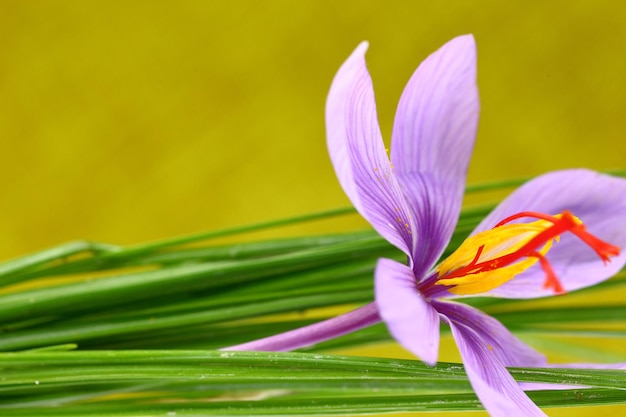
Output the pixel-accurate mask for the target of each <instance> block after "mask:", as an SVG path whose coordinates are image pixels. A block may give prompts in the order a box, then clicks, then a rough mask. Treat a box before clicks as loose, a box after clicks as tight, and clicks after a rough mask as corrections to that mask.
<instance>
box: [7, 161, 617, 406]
mask: <svg viewBox="0 0 626 417" xmlns="http://www.w3.org/2000/svg"><path fill="white" fill-rule="evenodd" d="M621 174H622V173H620V175H621ZM523 181H524V180H510V181H501V182H497V183H495V182H494V183H490V184H481V185H477V186H473V187H469V189H468V193H471V192H474V193H475V192H481V191H493V190H502V189H505V188H507V187H510V186H514V185H519V184H520V183H522V182H523ZM492 208H493V204H488V205H485V206H478V207H471V208H468V209H465V210H464V211H463V213H462V214H461V218H460V219H459V223H458V225H457V229H456V231H455V233H454V236H453V237H452V240H451V243H450V246H449V247H448V249H447V250H446V253H445V254H444V256H447V255H448V254H449V253H451V251H453V250H454V249H455V248H456V247H458V245H460V244H461V242H462V241H463V240H464V239H465V238H466V237H467V235H468V234H469V233H470V232H471V231H472V230H473V228H474V227H475V226H476V225H477V224H478V223H479V222H480V221H481V220H482V219H483V218H484V216H485V215H486V214H487V213H488V212H489V211H490V210H491V209H492ZM352 213H354V209H352V208H345V209H339V210H330V211H326V212H322V213H316V214H312V215H306V216H299V217H294V218H289V219H279V220H276V221H271V222H267V223H262V224H254V225H249V226H242V227H235V228H229V229H224V230H219V231H214V232H208V233H199V234H194V235H189V236H183V237H177V238H172V239H166V240H163V241H158V242H151V243H146V244H140V245H135V246H131V247H119V246H114V245H108V244H102V243H90V242H72V243H68V244H65V245H61V246H59V247H56V248H51V249H47V250H44V251H41V252H38V253H35V254H32V255H28V256H24V257H21V258H18V259H14V260H11V261H7V262H5V263H3V264H0V326H2V327H1V329H2V332H3V333H2V337H0V352H1V353H0V375H2V378H0V415H2V416H31V415H36V416H102V417H113V416H171V415H177V416H192V415H193V416H198V415H225V416H226V415H228V416H230V415H232V416H237V415H246V416H247V415H359V414H371V413H393V412H403V411H447V410H448V411H449V410H478V409H481V406H480V403H479V402H478V401H477V399H476V397H475V395H474V394H473V392H472V389H471V387H470V386H469V384H468V382H467V378H466V376H465V374H464V371H463V367H462V366H461V365H459V364H448V363H440V364H439V365H437V366H436V367H434V368H430V367H427V366H425V365H423V364H422V363H421V362H419V361H417V360H415V361H406V360H397V359H380V358H363V357H348V356H340V355H330V354H327V353H324V352H327V351H329V350H334V351H336V350H337V349H341V348H354V347H359V346H363V345H366V344H371V343H377V342H382V341H389V340H390V337H389V334H388V333H387V330H386V328H385V326H384V325H383V324H378V325H374V326H372V327H369V328H365V329H362V330H360V331H357V332H355V333H352V334H348V335H344V336H342V337H339V338H336V339H333V340H329V341H326V342H323V343H320V344H318V345H316V346H311V347H308V348H306V349H303V351H302V352H294V353H260V352H257V353H254V352H222V351H217V350H211V349H219V348H223V347H225V346H232V345H235V344H239V343H242V342H246V341H249V340H253V339H257V338H261V337H265V336H269V335H272V334H277V333H281V332H284V331H287V330H290V329H294V328H298V327H301V326H304V325H307V324H310V323H313V322H315V321H317V320H320V319H323V318H326V317H332V316H333V315H336V314H338V312H341V311H347V310H350V309H352V308H355V307H357V306H360V305H363V304H365V303H368V302H371V300H372V299H373V288H372V275H373V269H374V266H375V264H376V261H377V259H378V258H380V257H383V256H384V257H388V258H393V259H397V260H398V261H404V259H405V257H404V255H403V254H401V253H400V252H399V251H397V250H396V249H395V248H393V247H391V246H390V245H389V244H388V243H387V242H386V241H385V240H383V239H382V238H380V237H379V236H378V235H377V234H376V233H375V232H374V231H372V230H367V231H359V232H352V233H344V234H335V235H323V236H309V237H292V238H283V239H277V240H268V241H257V242H245V243H236V244H228V245H213V244H211V239H214V238H217V237H224V236H233V235H237V234H241V233H247V232H251V231H258V230H263V229H268V228H275V227H282V226H288V225H291V224H296V223H299V222H304V221H313V220H319V219H325V218H330V217H334V216H344V215H349V214H352ZM190 244H193V247H191V246H189V245H190ZM625 289H626V277H625V276H624V275H623V274H620V275H619V276H617V277H615V278H614V279H612V280H609V281H607V282H605V283H602V284H600V285H598V286H596V287H594V288H592V289H587V290H584V291H581V292H580V293H579V294H576V293H574V294H570V295H568V297H571V300H572V301H571V303H570V304H569V305H567V306H562V305H560V304H559V303H543V304H542V303H541V301H539V302H535V301H525V300H515V301H512V300H503V299H487V298H476V299H467V300H465V301H466V302H467V303H469V304H472V305H475V306H477V307H479V308H481V309H482V310H484V311H486V312H488V313H489V314H491V315H493V316H494V317H496V318H498V319H499V320H501V321H502V322H503V323H504V324H505V325H506V326H507V327H508V328H510V329H511V330H513V331H515V332H518V333H519V334H520V335H521V336H522V337H528V338H529V339H530V340H535V341H538V342H541V341H542V340H544V339H545V338H546V337H547V336H549V338H550V339H549V340H548V339H545V345H546V346H555V347H558V349H562V346H564V345H565V344H566V343H569V340H568V341H564V340H562V337H561V336H568V337H570V338H571V337H579V338H582V337H585V338H589V337H599V338H604V339H608V338H612V339H615V340H617V339H620V338H622V339H623V338H624V337H625V336H626V302H622V299H623V297H622V298H619V297H618V298H615V297H613V298H612V301H610V302H604V301H603V300H604V297H603V294H615V293H616V292H618V291H619V292H621V291H624V290H625ZM607 324H610V327H607ZM444 331H445V328H444ZM564 349H566V348H564ZM589 349H590V348H588V347H582V346H581V347H579V348H578V350H576V348H572V352H580V353H582V354H588V353H589V352H590V350H589ZM595 352H596V351H595V350H592V351H591V353H595ZM617 356H619V353H612V354H607V356H606V357H610V358H616V357H617ZM620 358H621V357H620ZM620 358H617V359H620ZM591 359H594V358H591ZM622 360H623V359H622ZM625 362H626V361H625ZM511 372H512V374H513V376H514V377H515V378H516V379H517V380H519V381H526V382H543V383H561V384H568V385H585V386H587V387H589V388H587V389H584V390H583V389H579V390H566V391H541V392H531V393H530V396H531V397H532V398H533V400H534V401H536V402H537V404H539V405H540V406H574V405H599V404H624V403H626V375H625V374H624V371H620V370H612V371H607V370H586V369H575V370H572V369H567V370H566V369H561V370H559V369H512V370H511Z"/></svg>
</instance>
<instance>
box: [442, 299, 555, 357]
mask: <svg viewBox="0 0 626 417" xmlns="http://www.w3.org/2000/svg"><path fill="white" fill-rule="evenodd" d="M432 304H433V307H435V309H437V311H438V312H439V313H440V314H443V315H444V316H446V317H447V318H448V319H450V320H452V321H454V322H455V323H457V324H459V325H463V326H465V327H468V328H471V329H474V331H475V332H476V333H478V334H479V335H480V338H481V339H482V341H483V342H484V343H485V345H486V346H487V348H488V349H489V351H490V352H491V353H492V354H493V355H495V356H496V357H497V358H498V360H499V361H500V362H501V363H502V364H503V365H504V366H518V367H541V366H546V363H547V360H546V357H545V356H544V355H543V354H541V353H539V352H537V351H536V350H535V349H533V348H531V347H530V346H528V345H527V344H526V343H524V342H522V341H521V340H519V339H518V338H517V337H515V336H514V335H513V333H511V332H510V331H509V330H508V329H507V328H506V327H504V325H503V324H502V323H500V322H499V321H498V320H496V319H495V318H493V317H491V316H490V315H488V314H485V313H483V312H482V311H480V310H477V309H475V308H474V307H471V306H468V305H467V304H461V303H455V302H450V301H433V302H432Z"/></svg>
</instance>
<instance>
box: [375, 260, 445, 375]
mask: <svg viewBox="0 0 626 417" xmlns="http://www.w3.org/2000/svg"><path fill="white" fill-rule="evenodd" d="M375 291H376V304H377V305H378V310H379V314H380V316H381V317H382V319H383V321H384V322H385V323H386V325H387V328H388V329H389V332H390V333H391V334H392V336H393V337H394V338H395V339H396V340H397V341H398V342H399V343H400V344H401V345H402V346H404V347H405V348H406V349H408V350H409V351H411V352H412V353H413V354H414V355H416V356H417V357H419V358H420V359H421V360H423V361H424V362H425V363H427V364H428V365H434V364H436V363H437V354H438V351H439V314H437V311H436V310H435V309H434V308H433V307H432V306H431V305H430V304H429V303H428V302H427V301H426V299H424V297H423V296H422V294H421V293H420V292H419V290H418V289H417V280H416V279H415V275H413V271H412V270H411V268H409V267H408V266H406V265H402V264H400V263H398V262H395V261H392V260H390V259H379V260H378V265H376V272H375Z"/></svg>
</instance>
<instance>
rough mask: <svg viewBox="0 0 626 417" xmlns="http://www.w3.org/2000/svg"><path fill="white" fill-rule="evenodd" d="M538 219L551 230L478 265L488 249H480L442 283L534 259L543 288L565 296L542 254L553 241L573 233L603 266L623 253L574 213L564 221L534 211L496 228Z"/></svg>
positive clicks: (519, 215)
mask: <svg viewBox="0 0 626 417" xmlns="http://www.w3.org/2000/svg"><path fill="white" fill-rule="evenodd" d="M527 217H530V218H535V219H539V220H545V221H548V222H550V223H552V225H551V226H549V227H547V228H546V229H544V230H542V231H541V232H539V233H537V235H535V236H534V237H533V238H532V239H530V240H529V241H528V242H526V244H524V245H523V246H522V247H521V248H519V249H517V250H516V251H513V252H511V253H507V254H506V255H502V256H499V257H496V258H493V259H489V260H486V261H483V262H478V259H479V258H480V255H481V253H482V251H483V249H484V245H483V246H480V247H479V248H478V249H477V251H476V256H475V257H474V259H473V260H472V261H471V262H470V263H469V264H467V265H465V266H463V267H461V268H459V269H456V270H454V271H452V272H450V273H449V274H446V275H445V276H444V277H442V278H441V279H442V280H445V279H451V278H458V277H462V276H465V275H469V274H478V273H481V272H487V271H493V270H494V269H498V268H503V267H505V266H508V265H511V264H513V263H514V262H517V261H519V260H520V259H522V258H528V257H533V258H537V259H538V260H539V265H540V266H541V268H542V269H543V271H544V272H545V274H546V280H545V282H544V284H543V287H544V288H546V289H552V290H554V292H555V293H559V294H560V293H564V292H565V288H564V287H563V285H562V284H561V282H560V281H559V279H558V277H557V276H556V273H555V272H554V270H553V269H552V266H551V265H550V262H549V261H548V259H547V258H546V257H545V256H543V255H542V254H541V253H540V252H539V250H540V248H541V247H542V246H544V245H545V244H546V243H548V242H549V241H550V240H552V239H555V238H557V237H559V236H560V235H562V234H563V233H565V232H571V233H573V234H574V235H576V236H577V237H578V238H579V239H580V240H582V241H583V242H584V243H585V244H587V246H589V247H590V248H591V249H593V250H594V251H595V252H596V254H597V255H598V256H599V257H600V259H602V261H603V262H605V263H606V262H608V261H610V257H611V256H617V255H619V253H620V248H619V247H617V246H614V245H611V244H610V243H607V242H605V241H603V240H601V239H599V238H597V237H596V236H594V235H592V234H591V233H589V232H588V231H587V229H586V227H585V225H584V224H582V223H581V222H580V220H578V219H577V218H576V217H574V215H573V214H572V213H570V212H569V211H567V210H566V211H564V212H563V213H562V215H561V216H560V217H555V216H550V215H547V214H543V213H537V212H532V211H524V212H521V213H517V214H514V215H512V216H509V217H507V218H505V219H504V220H502V221H501V222H499V223H498V224H496V226H495V227H494V229H495V228H497V227H500V226H503V225H505V224H507V223H510V222H512V221H514V220H517V219H521V218H527Z"/></svg>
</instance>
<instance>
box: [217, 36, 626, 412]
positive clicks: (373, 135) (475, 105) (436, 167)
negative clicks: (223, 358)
mask: <svg viewBox="0 0 626 417" xmlns="http://www.w3.org/2000/svg"><path fill="white" fill-rule="evenodd" d="M366 49H367V44H366V43H363V44H361V45H359V47H358V48H357V49H356V50H355V51H354V52H353V53H352V55H351V56H350V57H349V58H348V59H347V61H346V62H345V63H344V64H343V66H342V67H341V69H340V70H339V72H338V73H337V75H336V76H335V79H334V81H333V84H332V87H331V89H330V93H329V96H328V101H327V107H326V123H327V137H328V148H329V152H330V156H331V159H332V162H333V165H334V167H335V170H336V173H337V176H338V178H339V181H340V183H341V185H342V187H343V189H344V191H345V192H346V194H347V195H348V197H349V198H350V200H351V201H352V203H353V204H354V206H355V207H356V209H357V210H358V211H359V213H360V214H361V215H362V216H363V217H364V218H365V219H367V220H368V221H369V222H370V224H371V225H372V226H373V227H374V228H375V229H376V230H377V231H378V233H379V234H380V235H381V236H383V237H384V238H385V239H386V240H388V241H389V242H390V243H392V244H393V245H395V246H396V247H398V248H399V249H400V250H402V251H403V252H404V253H405V254H406V255H407V263H406V264H401V263H398V262H396V261H393V260H390V259H380V260H379V261H378V264H377V266H376V271H375V294H376V301H375V303H373V304H370V305H367V306H365V307H362V308H360V309H358V310H355V311H353V312H350V313H347V314H345V315H343V316H339V317H336V318H333V319H330V320H327V321H325V322H321V323H317V324H314V325H312V326H308V327H305V328H302V329H297V330H294V331H291V332H287V333H284V334H282V335H276V336H272V337H269V338H265V339H261V340H259V341H255V342H250V343H246V344H243V345H239V346H233V347H231V348H228V349H233V350H275V351H277V350H291V349H295V348H298V347H303V346H307V345H310V344H313V343H316V342H319V341H322V340H326V339H328V338H331V337H335V336H338V335H340V334H343V333H346V332H349V331H353V330H356V329H358V328H361V327H364V326H367V325H370V324H373V323H375V322H377V321H379V320H380V319H382V320H384V321H385V323H386V325H387V327H388V329H389V331H390V333H391V334H392V335H393V337H394V338H395V339H396V340H397V341H398V342H400V343H401V344H402V345H403V346H404V347H405V348H406V349H408V350H409V351H411V352H413V353H414V354H415V355H416V356H418V357H419V358H420V359H421V360H423V361H424V362H425V363H427V364H430V365H433V364H435V363H436V362H437V355H438V349H439V327H440V323H441V322H443V323H444V324H446V325H448V326H450V329H451V332H452V336H453V337H454V339H455V341H456V343H457V346H458V348H459V351H460V353H461V356H462V358H463V363H464V366H465V370H466V373H467V375H468V378H469V380H470V382H471V384H472V386H473V388H474V390H475V392H476V394H477V396H478V397H479V399H480V400H481V402H482V403H483V405H484V407H485V408H486V409H487V411H488V412H489V413H490V414H491V415H493V416H506V417H516V416H542V415H544V413H543V412H542V411H541V410H540V409H539V408H538V407H537V406H536V405H535V404H534V403H533V402H532V401H531V400H530V399H529V398H528V397H527V396H526V394H525V393H524V391H523V390H522V389H521V387H520V386H519V385H518V384H517V383H516V381H515V380H514V379H513V378H512V377H511V375H510V374H509V372H508V371H507V369H506V367H507V366H519V367H534V366H539V367H540V366H545V365H546V359H545V357H544V356H543V355H542V354H540V353H539V352H537V351H535V350H534V349H532V348H531V347H529V346H527V345H526V344H524V343H523V342H522V341H521V340H519V339H518V338H516V337H515V336H514V335H513V334H511V333H510V332H509V331H508V330H507V329H506V328H505V327H504V326H503V325H502V324H501V323H500V322H498V321H497V320H496V319H494V318H493V317H490V316H488V315H487V314H485V313H483V312H481V311H479V310H477V309H475V308H473V307H470V306H468V305H467V304H463V303H462V302H459V301H456V299H460V298H462V297H466V296H476V295H481V296H495V297H505V298H534V297H544V296H550V295H554V294H559V293H563V292H567V291H572V290H576V289H579V288H583V287H586V286H589V285H593V284H596V283H598V282H600V281H602V280H605V279H607V278H609V277H611V276H612V275H614V274H615V273H616V272H617V271H619V270H620V269H621V268H622V267H623V265H624V264H625V263H626V254H623V253H622V254H620V251H619V247H618V246H615V245H620V246H621V245H624V244H626V180H623V179H619V178H613V177H610V176H607V175H603V174H599V173H596V172H592V171H589V170H583V169H576V170H566V171H558V172H552V173H549V174H546V175H543V176H540V177H538V178H536V179H534V180H532V181H530V182H528V183H526V184H525V185H523V186H522V187H520V188H519V189H517V190H516V191H515V192H513V194H511V195H510V196H509V197H508V198H506V199H505V200H504V201H503V202H502V203H501V204H500V205H499V206H498V207H497V208H496V209H495V210H494V211H493V212H492V213H491V214H489V215H488V216H487V217H486V218H485V219H484V220H483V221H482V222H481V223H480V224H479V226H478V227H477V228H476V230H475V231H474V232H473V233H472V234H471V235H470V237H469V238H468V239H467V240H466V241H465V242H464V243H463V244H462V245H461V246H460V247H459V248H458V249H457V250H456V251H455V252H454V253H453V254H452V255H451V256H450V257H448V258H447V259H444V260H443V261H441V262H440V263H437V262H438V260H439V258H440V256H441V255H442V253H443V251H444V249H445V247H446V246H447V244H448V242H449V240H450V238H451V236H452V233H453V231H454V228H455V225H456V222H457V220H458V216H459V213H460V208H461V202H462V197H463V192H464V187H465V179H466V172H467V168H468V165H469V159H470V155H471V151H472V148H473V145H474V139H475V134H476V129H477V124H478V113H479V101H478V92H477V88H476V53H475V44H474V39H473V37H472V36H470V35H466V36H461V37H458V38H455V39H453V40H452V41H450V42H448V43H447V44H446V45H444V46H443V47H442V48H441V49H439V50H438V51H436V52H435V53H433V54H432V55H431V56H429V57H428V58H427V59H426V60H425V61H424V62H423V63H422V64H421V65H420V66H419V68H418V69H417V70H416V72H415V73H414V74H413V76H412V78H411V79H410V81H409V83H408V84H407V86H406V88H405V90H404V92H403V94H402V97H401V99H400V103H399V105H398V109H397V112H396V118H395V121H394V127H393V133H392V143H391V160H390V159H389V157H388V156H387V152H386V150H385V146H384V144H383V141H382V137H381V133H380V128H379V125H378V120H377V115H376V106H375V101H374V93H373V88H372V82H371V78H370V76H369V73H368V71H367V68H366V65H365V58H364V55H365V51H366ZM607 242H611V243H607ZM609 261H610V262H609Z"/></svg>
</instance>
